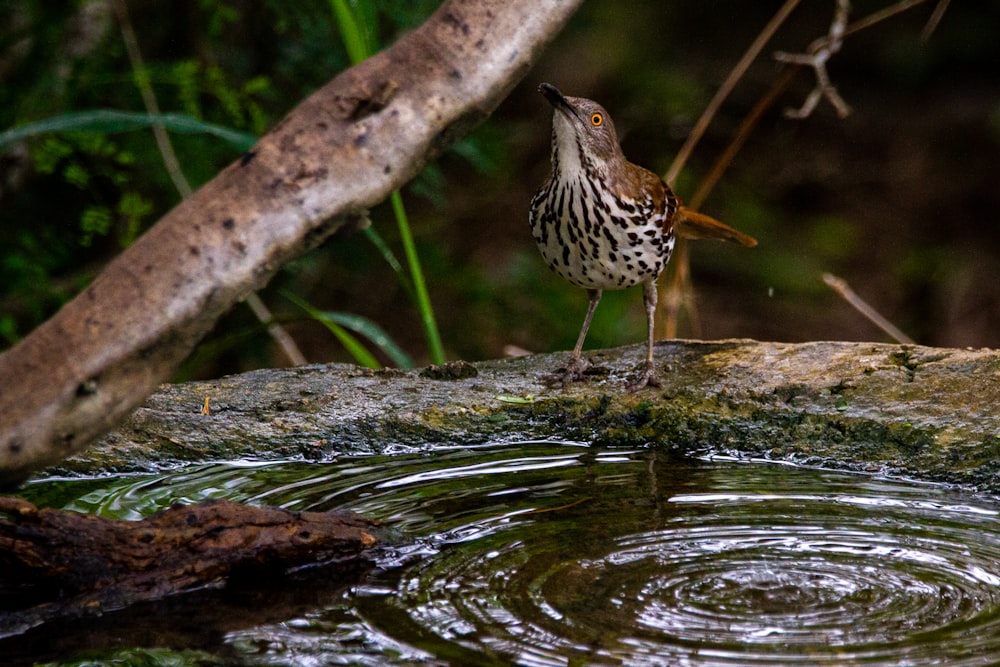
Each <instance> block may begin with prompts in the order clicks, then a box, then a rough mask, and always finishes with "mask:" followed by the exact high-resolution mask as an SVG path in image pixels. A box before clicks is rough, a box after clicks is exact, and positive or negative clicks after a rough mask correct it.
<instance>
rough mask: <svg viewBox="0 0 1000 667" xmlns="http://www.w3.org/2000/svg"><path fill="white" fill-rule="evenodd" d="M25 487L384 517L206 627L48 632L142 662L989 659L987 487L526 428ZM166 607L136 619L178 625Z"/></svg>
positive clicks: (62, 494) (122, 500)
mask: <svg viewBox="0 0 1000 667" xmlns="http://www.w3.org/2000/svg"><path fill="white" fill-rule="evenodd" d="M26 495H27V496H28V497H29V498H31V499H32V500H36V501H38V502H40V503H47V504H52V505H56V506H63V507H67V508H70V509H75V510H79V511H84V512H88V513H99V514H102V515H105V516H114V517H121V518H139V517H141V516H145V515H148V514H150V513H152V512H154V511H156V510H158V509H162V508H164V507H166V506H168V505H170V504H171V503H174V502H178V501H180V502H197V501H200V500H204V499H207V498H228V499H231V500H237V501H243V502H248V503H252V504H260V505H272V506H279V507H284V508H287V509H293V510H327V509H333V508H347V509H352V510H354V511H356V512H358V513H360V514H363V515H366V516H371V517H374V518H377V519H379V520H381V521H382V522H384V523H385V524H386V525H387V526H388V527H391V529H392V534H391V539H392V542H393V544H392V545H391V546H389V547H388V548H386V549H385V550H384V551H382V552H380V555H379V560H378V563H377V567H376V569H375V570H373V571H372V572H370V573H368V574H367V575H365V576H364V577H363V578H362V579H361V580H360V581H356V582H355V583H353V584H352V585H351V586H349V587H347V588H342V587H337V586H335V585H330V584H329V582H326V581H323V580H322V578H321V576H313V578H312V579H311V580H309V579H308V578H307V580H306V583H305V584H303V583H302V581H301V580H299V581H297V582H289V583H288V584H287V586H286V585H285V584H281V583H279V584H278V586H280V587H281V590H280V591H277V590H273V591H271V592H268V591H266V590H265V591H263V592H257V593H254V594H247V595H248V596H249V597H246V598H243V599H238V600H235V601H233V600H231V599H221V600H216V598H213V597H209V598H207V600H208V602H206V604H216V603H217V604H219V605H221V606H222V607H223V608H227V607H225V605H231V609H233V610H237V611H234V612H232V613H230V615H231V616H232V615H235V616H237V617H239V616H241V614H240V613H239V612H238V610H239V609H250V608H252V609H254V610H256V611H257V612H259V613H258V614H248V615H247V616H246V618H244V619H242V620H243V622H242V623H241V622H239V621H240V620H241V619H240V618H236V619H233V620H234V622H231V623H228V624H226V626H225V627H224V628H222V629H217V631H216V632H213V633H209V634H208V635H207V636H206V633H205V631H204V628H192V630H191V631H190V632H184V631H180V632H173V633H169V634H166V635H164V636H159V635H156V634H155V633H152V634H150V633H145V634H142V635H141V638H136V637H134V636H124V637H117V638H111V637H109V638H108V639H107V640H106V641H103V642H102V641H88V642H87V644H88V646H87V652H86V653H83V652H79V653H77V654H74V652H73V651H72V650H69V649H65V648H63V649H60V650H61V654H60V655H59V656H57V657H58V659H59V660H61V661H63V663H70V662H73V661H79V660H82V659H83V658H84V657H90V658H92V657H94V656H97V657H102V656H103V658H105V659H107V658H108V657H109V656H111V657H114V656H121V655H122V652H124V655H125V656H129V655H132V657H134V656H135V654H134V653H132V654H130V653H129V652H130V651H132V652H135V651H136V650H137V649H140V648H141V649H143V650H144V652H143V653H142V656H143V657H144V659H146V658H148V659H149V660H152V663H151V664H160V663H159V662H158V661H159V660H161V658H162V659H163V660H166V661H167V662H171V663H172V664H178V663H179V664H215V663H217V662H223V661H224V662H226V663H227V664H234V663H236V664H260V665H285V664H295V665H326V664H370V665H385V664H390V665H391V664H414V663H423V664H432V665H433V664H522V665H580V664H629V665H634V664H650V665H652V664H664V663H666V664H686V665H772V664H780V665H796V664H801V665H822V664H830V665H834V664H836V665H843V664H866V665H896V664H910V665H930V664H948V665H962V664H969V665H979V664H991V663H995V662H998V661H1000V514H998V511H1000V505H998V504H997V503H996V502H994V501H993V500H992V499H989V498H984V497H977V496H974V495H968V494H961V493H958V492H955V491H952V490H949V489H947V488H944V487H938V486H933V485H926V484H914V483H906V482H903V481H892V480H886V479H878V478H873V477H869V476H864V475H858V474H844V473H836V472H825V471H818V470H812V469H803V468H797V467H793V466H788V465H778V464H772V463H762V462H739V461H733V460H718V459H716V460H701V461H678V460H676V459H673V458H670V457H669V456H667V455H665V454H663V453H661V452H656V451H654V450H625V449H620V450H619V449H599V448H594V447H589V446H585V445H583V444H574V443H551V442H533V443H517V444H509V445H497V446H483V447H467V448H453V449H444V450H436V451H433V452H424V453H410V454H401V455H396V456H385V457H381V456H380V457H353V458H352V457H345V458H342V459H340V460H338V461H335V462H332V463H303V462H289V463H280V464H273V463H272V464H251V463H233V464H213V465H203V466H197V467H192V468H187V469H183V470H178V471H174V472H170V473H165V474H158V475H151V476H139V477H117V478H102V479H87V480H75V481H60V482H51V481H50V482H42V483H37V484H34V485H32V486H31V487H29V489H28V491H27V492H26ZM289 597H291V598H292V604H289V600H288V599H287V598H289ZM279 599H280V601H281V604H280V605H279V604H278V601H279ZM269 601H270V602H269ZM269 605H273V606H272V607H271V610H272V611H273V612H274V613H277V614H278V615H279V617H277V618H273V617H268V615H267V613H265V612H267V611H268V607H269ZM125 613H126V614H128V613H129V612H125ZM163 613H164V612H163V610H162V609H159V610H158V611H157V614H159V615H160V616H154V617H152V618H153V619H154V620H152V621H151V622H152V623H158V622H162V623H174V624H175V625H176V624H177V620H176V619H173V620H168V621H162V620H160V621H157V620H155V619H157V618H162V614H163ZM187 613H188V612H182V613H181V614H180V615H182V616H183V615H185V614H187ZM272 615H273V614H272ZM167 618H168V619H169V616H168V617H167ZM113 620H114V619H113V618H112V622H111V623H110V624H109V625H110V627H114V622H113ZM77 623H79V622H77ZM181 625H183V624H181ZM73 627H76V626H73ZM82 627H84V628H85V631H86V632H87V633H88V635H87V636H88V638H93V637H95V636H99V635H100V634H101V633H102V632H107V634H109V635H112V634H113V632H112V631H111V630H110V629H108V630H103V629H100V630H96V629H95V628H94V627H88V626H86V623H84V625H83V626H82ZM70 629H72V628H70ZM60 631H61V632H66V631H67V628H66V627H60ZM45 632H46V628H41V629H36V630H35V631H33V633H31V635H32V637H33V644H32V645H34V646H38V645H39V643H40V642H41V641H42V640H41V639H40V638H41V637H44V633H45ZM24 645H25V644H24V641H23V638H22V642H21V644H19V645H18V646H20V647H21V648H20V649H19V650H21V651H24V650H25V649H24V648H23V647H24ZM2 650H3V644H0V651H2ZM150 651H152V653H151V652H150ZM156 651H161V652H160V653H157V652H156ZM149 656H152V657H149ZM51 657H52V656H49V657H47V658H46V659H51Z"/></svg>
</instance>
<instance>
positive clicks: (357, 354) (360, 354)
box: [281, 290, 412, 368]
mask: <svg viewBox="0 0 1000 667" xmlns="http://www.w3.org/2000/svg"><path fill="white" fill-rule="evenodd" d="M281 294H282V296H284V297H285V298H286V299H288V300H289V301H291V302H292V303H294V304H295V305H296V306H298V307H299V308H301V309H302V310H304V311H306V313H308V314H309V317H311V318H312V319H314V320H316V321H317V322H320V323H321V324H322V325H323V326H325V327H326V328H327V329H328V330H329V331H330V333H332V334H333V335H334V336H336V337H337V340H339V341H340V344H341V345H343V346H344V349H346V350H347V351H348V352H349V353H350V354H351V356H352V357H354V360H355V361H356V362H358V364H360V365H362V366H367V367H368V368H382V364H380V363H379V362H378V360H377V359H376V358H375V356H374V355H373V354H372V353H371V352H369V351H368V348H366V347H365V346H364V344H362V343H361V341H359V340H358V339H357V338H355V337H354V336H353V335H351V334H350V333H349V332H348V331H347V329H346V328H345V327H344V326H342V325H341V323H340V321H338V320H341V321H343V320H342V316H344V315H345V314H344V313H329V312H325V311H321V310H319V309H317V308H314V307H313V306H312V305H310V304H309V303H308V302H306V301H305V300H303V299H301V298H299V297H297V296H296V295H294V294H292V293H291V292H288V291H287V290H282V291H281ZM331 315H336V317H331ZM360 319H364V318H360ZM372 325H373V326H374V323H372ZM376 328H377V327H376ZM382 335H383V336H384V337H385V339H386V340H391V339H389V337H388V335H385V332H382ZM397 349H398V348H397ZM399 351H400V352H401V351H402V350H399ZM411 365H412V363H411Z"/></svg>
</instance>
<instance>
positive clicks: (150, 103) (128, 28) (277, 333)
mask: <svg viewBox="0 0 1000 667" xmlns="http://www.w3.org/2000/svg"><path fill="white" fill-rule="evenodd" d="M114 6H115V13H116V14H117V15H118V25H119V26H120V28H121V31H122V40H123V41H124V42H125V50H126V52H127V53H128V59H129V63H130V64H131V65H132V71H133V72H135V81H136V86H138V88H139V94H140V95H141V96H142V104H143V106H145V107H146V113H148V114H149V115H151V116H153V117H154V118H155V117H157V116H159V115H160V105H159V103H158V102H157V101H156V94H155V93H154V92H153V86H152V85H151V84H150V82H149V77H148V76H147V74H146V64H145V62H144V61H143V59H142V51H141V50H140V49H139V40H138V39H137V38H136V36H135V30H133V28H132V21H131V20H130V19H129V15H128V8H127V7H126V5H125V0H115V3H114ZM152 129H153V136H154V137H155V139H156V146H157V148H158V149H159V151H160V156H161V157H162V158H163V165H164V166H165V167H166V169H167V173H168V174H169V175H170V180H172V181H173V183H174V187H175V188H177V192H179V193H180V195H181V198H182V199H187V198H188V197H190V196H191V193H192V192H193V190H192V189H191V183H190V182H189V181H188V179H187V177H186V176H185V175H184V172H183V170H182V169H181V164H180V161H179V160H178V159H177V153H175V152H174V146H173V144H172V143H171V141H170V135H169V134H167V129H166V128H165V127H164V126H163V125H162V124H161V123H158V122H155V121H154V122H153V123H152ZM245 301H246V304H247V306H249V307H250V310H252V311H253V314H254V315H255V316H256V317H257V319H258V320H260V322H261V323H263V324H265V325H266V326H267V333H268V334H269V335H270V336H271V338H273V339H274V340H275V342H277V343H278V345H279V346H280V347H281V349H282V351H283V352H284V353H285V356H287V357H288V359H289V361H291V362H292V365H293V366H302V365H303V364H305V363H306V358H305V356H304V355H303V354H302V351H301V350H300V349H299V346H298V345H296V343H295V341H294V340H293V339H292V337H291V336H290V335H289V333H288V331H286V330H285V328H284V327H283V326H281V325H280V324H279V323H278V322H276V321H275V319H274V316H273V315H272V314H271V311H270V309H269V308H268V307H267V305H265V304H264V301H263V300H262V299H261V298H260V297H259V296H258V295H257V293H256V292H254V293H251V294H250V296H248V297H247V298H246V299H245Z"/></svg>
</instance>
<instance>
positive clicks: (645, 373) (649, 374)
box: [627, 361, 660, 392]
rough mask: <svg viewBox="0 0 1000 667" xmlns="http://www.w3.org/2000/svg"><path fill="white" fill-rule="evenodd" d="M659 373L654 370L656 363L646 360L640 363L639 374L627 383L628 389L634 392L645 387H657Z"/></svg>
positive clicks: (658, 384)
mask: <svg viewBox="0 0 1000 667" xmlns="http://www.w3.org/2000/svg"><path fill="white" fill-rule="evenodd" d="M659 386H660V374H659V373H657V372H656V365H655V364H653V362H652V361H647V362H646V363H644V364H643V365H642V368H641V369H640V370H639V374H638V375H636V376H635V379H633V380H632V382H629V384H628V387H627V389H628V391H629V392H634V391H639V390H640V389H645V388H646V387H659Z"/></svg>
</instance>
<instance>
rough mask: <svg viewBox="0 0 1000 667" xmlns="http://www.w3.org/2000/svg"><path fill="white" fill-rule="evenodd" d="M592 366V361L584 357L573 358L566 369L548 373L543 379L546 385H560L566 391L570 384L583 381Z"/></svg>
mask: <svg viewBox="0 0 1000 667" xmlns="http://www.w3.org/2000/svg"><path fill="white" fill-rule="evenodd" d="M592 365H593V364H592V363H591V361H590V359H584V358H583V357H582V356H580V357H572V358H571V359H570V360H569V363H568V364H566V368H560V369H559V370H557V371H556V372H555V373H546V374H545V376H544V378H543V379H544V380H545V383H546V384H550V385H559V386H561V387H563V388H564V389H565V388H566V386H567V385H569V383H570V382H578V381H580V380H582V379H583V374H584V373H585V372H586V371H587V369H588V368H590V367H591V366H592Z"/></svg>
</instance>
